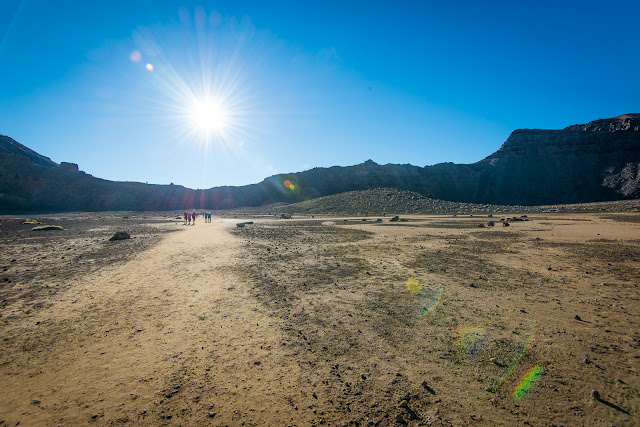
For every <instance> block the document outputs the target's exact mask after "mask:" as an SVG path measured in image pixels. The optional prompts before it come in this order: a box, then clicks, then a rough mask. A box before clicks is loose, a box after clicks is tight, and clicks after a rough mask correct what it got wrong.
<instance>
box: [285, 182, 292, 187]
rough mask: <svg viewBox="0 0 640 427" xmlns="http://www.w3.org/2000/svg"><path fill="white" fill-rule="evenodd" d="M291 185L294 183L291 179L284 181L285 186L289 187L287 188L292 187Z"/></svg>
mask: <svg viewBox="0 0 640 427" xmlns="http://www.w3.org/2000/svg"><path fill="white" fill-rule="evenodd" d="M291 185H292V184H291V181H289V180H286V181H285V182H284V186H285V187H287V188H290V187H291Z"/></svg>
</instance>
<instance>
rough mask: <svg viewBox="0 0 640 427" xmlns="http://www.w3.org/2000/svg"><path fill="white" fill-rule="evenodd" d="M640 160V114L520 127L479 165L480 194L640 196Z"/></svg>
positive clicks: (561, 198)
mask: <svg viewBox="0 0 640 427" xmlns="http://www.w3.org/2000/svg"><path fill="white" fill-rule="evenodd" d="M639 163H640V115H639V114H627V115H624V116H619V117H615V118H612V119H604V120H595V121H593V122H590V123H587V124H584V125H574V126H569V127H567V128H565V129H562V130H540V129H519V130H516V131H514V132H513V133H512V134H511V135H510V136H509V138H508V139H507V140H506V141H505V143H504V144H503V145H502V147H500V149H499V150H498V151H496V152H495V153H493V154H492V155H490V156H489V157H487V158H486V159H484V160H481V161H480V162H478V163H477V164H476V166H477V168H478V169H479V173H478V176H477V178H478V179H480V180H482V181H483V184H482V185H481V186H480V187H478V189H477V193H476V195H477V196H476V198H482V199H484V200H486V199H488V198H491V199H492V200H496V201H498V203H522V202H527V204H547V203H577V202H593V201H602V200H617V199H620V198H638V197H640V187H638V186H637V185H634V184H633V181H634V180H635V179H636V178H635V177H633V176H631V175H632V174H631V172H632V170H633V169H634V165H635V166H636V167H635V170H636V171H637V165H638V164H639ZM623 170H624V171H626V172H625V173H623V174H621V172H622V171H623ZM614 175H616V176H617V178H616V179H613V178H612V176H614ZM636 177H637V172H636Z"/></svg>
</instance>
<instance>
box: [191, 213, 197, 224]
mask: <svg viewBox="0 0 640 427" xmlns="http://www.w3.org/2000/svg"><path fill="white" fill-rule="evenodd" d="M191 218H192V219H193V225H196V212H195V211H194V212H193V213H192V214H191Z"/></svg>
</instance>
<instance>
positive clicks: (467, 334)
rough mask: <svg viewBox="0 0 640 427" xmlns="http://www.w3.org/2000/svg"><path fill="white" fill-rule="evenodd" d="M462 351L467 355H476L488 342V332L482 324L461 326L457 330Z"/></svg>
mask: <svg viewBox="0 0 640 427" xmlns="http://www.w3.org/2000/svg"><path fill="white" fill-rule="evenodd" d="M456 335H457V338H458V344H459V345H460V351H461V352H462V353H464V354H465V355H467V356H475V355H476V354H478V353H479V352H480V351H482V350H483V349H484V348H485V347H486V344H487V341H488V340H487V333H486V331H485V329H484V328H483V327H481V326H461V327H458V330H457V331H456Z"/></svg>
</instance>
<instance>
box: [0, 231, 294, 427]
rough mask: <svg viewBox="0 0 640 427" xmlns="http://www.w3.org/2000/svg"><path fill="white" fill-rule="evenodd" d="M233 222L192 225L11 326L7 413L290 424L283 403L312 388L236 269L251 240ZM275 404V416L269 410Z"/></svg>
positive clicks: (88, 419)
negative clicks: (243, 244)
mask: <svg viewBox="0 0 640 427" xmlns="http://www.w3.org/2000/svg"><path fill="white" fill-rule="evenodd" d="M233 226H234V224H233V223H230V222H224V220H214V222H213V223H211V224H205V223H202V222H201V223H198V224H197V225H196V226H194V227H185V229H184V230H183V231H182V232H180V233H173V234H172V235H170V236H168V237H167V238H165V239H164V240H163V241H162V242H161V243H160V244H159V245H157V246H156V247H154V248H153V249H151V250H149V251H146V252H143V253H142V254H141V255H139V256H138V257H136V258H135V259H134V260H132V261H130V262H128V263H126V264H125V265H120V266H117V267H112V268H108V269H105V270H102V271H101V272H100V273H98V274H96V275H93V276H88V277H85V278H84V279H83V280H82V281H81V282H78V283H76V284H74V286H72V287H71V289H72V291H70V292H67V293H62V294H61V295H59V296H58V301H56V302H55V303H54V304H53V306H52V307H50V308H49V309H46V310H43V311H41V312H40V313H38V314H37V316H36V317H35V318H28V319H26V320H25V321H24V322H22V323H21V324H14V325H11V326H10V327H9V334H8V336H11V337H14V338H13V339H7V338H5V345H4V349H3V350H2V352H3V353H5V354H4V357H3V358H2V360H3V361H5V362H4V363H3V365H4V366H2V369H3V375H2V376H1V378H0V387H1V388H2V389H3V390H5V391H6V390H9V391H10V392H9V393H7V394H5V395H4V397H3V399H2V400H1V401H0V420H5V423H6V425H16V423H17V422H18V421H19V422H20V424H21V425H57V424H66V425H77V424H86V423H93V422H95V423H98V424H110V423H113V422H115V423H118V424H129V423H133V422H135V423H136V424H140V423H143V424H153V425H158V424H163V423H166V424H180V423H182V424H201V423H204V422H205V421H206V422H212V423H213V424H217V423H218V421H219V422H223V421H222V420H225V421H224V422H230V421H233V420H239V419H241V418H242V420H243V421H248V422H251V420H253V419H256V418H260V419H261V420H262V422H265V421H271V422H276V423H282V422H284V423H286V422H288V421H290V420H291V418H290V416H289V415H287V413H288V412H289V411H284V412H282V411H279V410H277V407H279V406H282V405H285V406H289V407H290V405H289V404H288V403H287V396H288V395H289V393H294V391H293V390H295V393H297V394H299V393H300V392H301V391H302V390H303V388H301V387H300V385H299V384H294V383H295V382H296V381H297V376H296V373H297V368H298V366H297V364H296V363H295V361H294V360H293V359H291V358H288V357H287V355H286V351H285V350H283V349H281V348H279V347H278V346H276V345H274V343H278V342H279V334H280V330H281V329H280V328H279V325H274V324H271V323H270V322H272V321H271V320H270V319H269V318H267V317H266V316H265V315H263V314H262V313H261V311H260V308H259V307H258V306H257V305H255V302H253V301H254V300H253V299H251V298H247V293H248V292H249V291H250V289H249V286H247V284H245V283H242V282H239V281H238V278H237V277H236V276H234V274H233V269H232V267H233V264H234V263H236V262H238V261H239V258H238V256H239V252H238V244H239V243H238V242H237V240H236V239H234V238H233V237H232V236H231V235H230V234H229V233H228V232H227V229H228V228H229V227H233ZM7 360H11V363H9V362H6V361H7ZM249 378H251V380H252V381H251V383H250V384H249V381H248V379H249ZM267 409H268V410H269V411H268V412H269V415H268V417H267V416H265V415H264V414H263V415H262V416H260V413H261V412H264V411H266V410H267ZM265 417H267V418H266V419H265ZM0 424H2V423H0Z"/></svg>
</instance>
